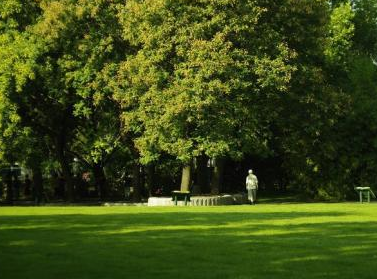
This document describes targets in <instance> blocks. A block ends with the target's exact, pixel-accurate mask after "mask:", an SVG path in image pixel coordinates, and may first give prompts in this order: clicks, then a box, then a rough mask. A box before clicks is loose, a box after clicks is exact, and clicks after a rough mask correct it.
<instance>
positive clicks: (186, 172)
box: [181, 164, 192, 191]
mask: <svg viewBox="0 0 377 279" xmlns="http://www.w3.org/2000/svg"><path fill="white" fill-rule="evenodd" d="M191 169H192V167H191V164H187V165H184V166H183V168H182V179H181V191H190V186H191Z"/></svg>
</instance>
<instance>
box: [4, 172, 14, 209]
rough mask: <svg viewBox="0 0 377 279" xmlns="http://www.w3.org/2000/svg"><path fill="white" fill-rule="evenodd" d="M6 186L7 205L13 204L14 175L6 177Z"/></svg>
mask: <svg viewBox="0 0 377 279" xmlns="http://www.w3.org/2000/svg"><path fill="white" fill-rule="evenodd" d="M5 185H6V196H5V200H6V202H7V204H13V180H12V174H11V173H9V174H7V176H6V180H5Z"/></svg>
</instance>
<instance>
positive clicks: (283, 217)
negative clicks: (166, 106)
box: [0, 211, 377, 279]
mask: <svg viewBox="0 0 377 279" xmlns="http://www.w3.org/2000/svg"><path fill="white" fill-rule="evenodd" d="M347 217H348V216H347V214H345V213H342V212H337V211H334V212H265V213H259V212H250V213H241V212H219V213H213V212H212V213H210V212H163V213H140V214H130V215H129V214H102V215H84V214H82V215H80V214H76V215H71V214H69V215H43V216H0V224H1V225H0V266H1V268H0V270H1V271H0V272H1V274H2V275H3V276H1V278H16V279H17V278H23V279H27V278H39V279H41V278H57V279H59V278H62V279H63V278H64V279H65V278H80V279H85V278H91V279H95V278H113V279H117V278H374V276H375V272H376V271H377V269H376V267H375V264H374V263H375V262H376V260H377V257H376V256H375V254H376V252H375V251H376V248H377V236H376V234H375V232H376V230H377V222H370V221H369V222H358V221H357V220H354V219H350V218H347Z"/></svg>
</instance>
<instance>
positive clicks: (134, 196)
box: [132, 162, 141, 202]
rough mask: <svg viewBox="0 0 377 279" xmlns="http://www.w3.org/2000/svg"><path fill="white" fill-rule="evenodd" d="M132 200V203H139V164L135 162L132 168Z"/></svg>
mask: <svg viewBox="0 0 377 279" xmlns="http://www.w3.org/2000/svg"><path fill="white" fill-rule="evenodd" d="M132 187H133V194H132V200H133V201H134V202H140V201H141V186H140V164H139V163H137V162H135V163H134V164H133V166H132Z"/></svg>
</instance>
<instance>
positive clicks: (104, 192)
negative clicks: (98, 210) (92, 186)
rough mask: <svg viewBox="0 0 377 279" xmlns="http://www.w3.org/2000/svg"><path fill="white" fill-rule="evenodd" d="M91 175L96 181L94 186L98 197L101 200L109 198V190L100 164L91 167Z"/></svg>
mask: <svg viewBox="0 0 377 279" xmlns="http://www.w3.org/2000/svg"><path fill="white" fill-rule="evenodd" d="M93 175H94V179H95V181H96V186H97V189H98V193H99V197H100V199H101V200H106V199H108V198H109V195H110V191H109V190H110V189H109V187H108V186H109V185H108V183H107V179H106V175H105V172H104V169H103V167H102V165H101V164H95V165H94V166H93Z"/></svg>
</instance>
